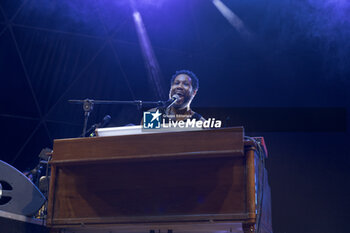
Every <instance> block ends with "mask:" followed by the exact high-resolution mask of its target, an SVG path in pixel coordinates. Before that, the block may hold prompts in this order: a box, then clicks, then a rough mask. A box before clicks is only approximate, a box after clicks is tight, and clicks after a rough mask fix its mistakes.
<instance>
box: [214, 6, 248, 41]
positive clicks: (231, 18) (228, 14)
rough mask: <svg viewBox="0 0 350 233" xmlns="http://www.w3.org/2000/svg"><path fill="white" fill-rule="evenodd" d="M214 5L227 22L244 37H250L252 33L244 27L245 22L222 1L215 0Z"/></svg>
mask: <svg viewBox="0 0 350 233" xmlns="http://www.w3.org/2000/svg"><path fill="white" fill-rule="evenodd" d="M213 4H214V5H215V6H216V8H217V9H218V10H219V11H220V12H221V14H222V15H223V16H224V17H225V18H226V19H227V21H228V22H229V23H230V24H231V25H232V26H233V27H234V28H235V29H236V30H237V31H238V32H239V33H240V34H242V35H243V36H250V35H251V33H250V32H249V31H248V30H247V28H246V27H245V26H244V23H243V21H242V20H241V19H240V18H239V17H238V16H237V15H236V14H235V13H233V11H231V10H230V8H228V7H227V6H226V5H225V4H224V3H223V2H222V1H220V0H213Z"/></svg>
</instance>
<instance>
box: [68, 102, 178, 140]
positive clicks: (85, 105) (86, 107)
mask: <svg viewBox="0 0 350 233" xmlns="http://www.w3.org/2000/svg"><path fill="white" fill-rule="evenodd" d="M174 98H176V97H174V96H173V98H172V99H170V100H173V99H174ZM68 102H69V103H72V104H82V105H83V109H84V127H83V132H82V134H81V135H80V136H81V137H86V136H87V132H89V130H91V128H93V127H94V125H93V126H92V127H91V128H90V129H89V130H88V131H87V130H86V128H87V122H88V120H89V116H90V113H91V112H92V110H93V106H94V104H125V105H136V106H137V107H138V109H142V107H143V106H149V107H150V108H154V107H164V106H168V105H169V104H168V102H169V100H167V101H142V100H131V101H118V100H92V99H85V100H68ZM174 102H175V100H173V103H174ZM107 116H109V115H107ZM107 116H105V117H107ZM95 125H96V126H98V124H95ZM98 127H101V126H98ZM98 127H95V129H96V128H98ZM95 129H93V130H92V131H94V130H95Z"/></svg>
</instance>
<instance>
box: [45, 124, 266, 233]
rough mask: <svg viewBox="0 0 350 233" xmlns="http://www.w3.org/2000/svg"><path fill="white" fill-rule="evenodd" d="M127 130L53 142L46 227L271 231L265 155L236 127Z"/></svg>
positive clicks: (127, 232) (122, 231) (128, 232)
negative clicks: (149, 131)
mask: <svg viewBox="0 0 350 233" xmlns="http://www.w3.org/2000/svg"><path fill="white" fill-rule="evenodd" d="M130 130H131V131H132V132H126V133H125V132H124V131H125V130H119V131H118V130H117V131H116V132H117V133H118V132H123V133H121V134H122V135H116V136H107V137H90V138H77V139H60V140H55V141H54V153H53V157H52V160H51V161H50V164H51V166H52V168H51V169H52V170H51V182H50V194H49V202H48V217H47V223H48V226H50V227H52V229H53V230H60V229H61V230H63V229H64V231H65V232H94V233H97V232H98V233H99V232H109V231H110V232H118V233H134V232H135V233H136V232H145V233H146V232H147V233H148V232H151V231H154V232H169V231H170V232H182V233H184V232H186V233H216V232H222V233H232V232H233V233H235V232H236V233H237V232H245V233H248V232H249V233H252V232H259V233H271V232H272V228H271V212H270V188H269V185H268V183H267V180H268V179H267V174H266V170H265V168H264V166H263V163H262V162H261V161H264V158H261V156H265V155H264V154H265V153H264V152H263V151H262V150H261V148H262V146H260V145H258V144H257V142H256V141H255V140H254V139H252V138H246V139H245V137H244V133H243V128H242V127H236V128H224V129H202V130H195V131H185V132H167V133H164V132H163V133H146V134H144V133H143V132H142V131H141V132H140V131H138V130H139V129H137V128H131V129H130ZM133 130H134V131H133ZM262 174H264V175H262ZM262 192H263V195H262Z"/></svg>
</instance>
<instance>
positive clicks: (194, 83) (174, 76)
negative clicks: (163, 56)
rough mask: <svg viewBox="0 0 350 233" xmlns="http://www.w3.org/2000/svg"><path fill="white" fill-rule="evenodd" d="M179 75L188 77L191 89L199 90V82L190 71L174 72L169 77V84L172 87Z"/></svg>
mask: <svg viewBox="0 0 350 233" xmlns="http://www.w3.org/2000/svg"><path fill="white" fill-rule="evenodd" d="M180 74H186V75H188V76H190V78H191V84H192V87H193V89H194V90H198V88H199V80H198V78H197V76H196V75H195V74H194V73H193V72H192V71H189V70H178V71H176V72H175V74H174V75H173V76H172V77H171V82H170V84H171V85H172V84H173V82H174V80H175V78H176V77H177V76H178V75H180Z"/></svg>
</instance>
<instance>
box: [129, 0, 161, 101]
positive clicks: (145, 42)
mask: <svg viewBox="0 0 350 233" xmlns="http://www.w3.org/2000/svg"><path fill="white" fill-rule="evenodd" d="M132 6H133V9H134V13H133V18H134V23H135V27H136V32H137V36H138V38H139V43H140V47H141V51H142V55H143V58H144V62H145V66H146V69H147V73H148V78H149V83H150V85H151V86H152V87H153V89H154V93H155V94H156V96H157V98H158V99H165V98H167V96H166V93H165V92H164V90H163V86H164V85H163V84H162V77H161V76H162V75H161V70H160V66H159V63H158V61H157V58H156V55H155V54H154V51H153V48H152V45H151V42H150V40H149V37H148V34H147V31H146V28H145V25H144V24H143V20H142V16H141V14H140V12H139V11H137V8H136V6H135V4H133V5H132Z"/></svg>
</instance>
